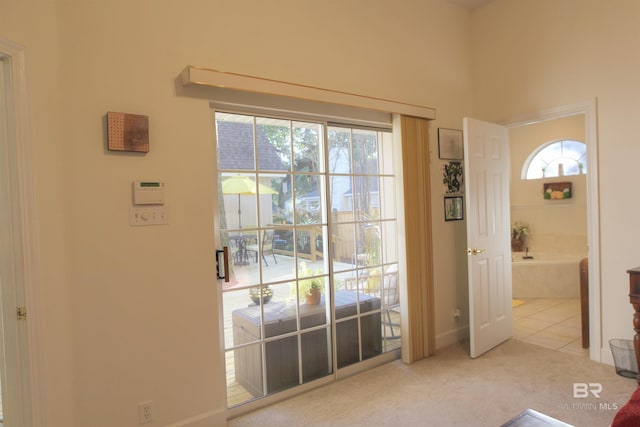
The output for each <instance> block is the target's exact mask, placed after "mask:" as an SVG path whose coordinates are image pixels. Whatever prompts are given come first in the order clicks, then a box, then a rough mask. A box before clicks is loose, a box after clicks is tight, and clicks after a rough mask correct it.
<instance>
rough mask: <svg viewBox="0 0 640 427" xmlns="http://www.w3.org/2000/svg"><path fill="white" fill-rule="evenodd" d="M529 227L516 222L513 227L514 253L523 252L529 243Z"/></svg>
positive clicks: (512, 248) (512, 241) (512, 245)
mask: <svg viewBox="0 0 640 427" xmlns="http://www.w3.org/2000/svg"><path fill="white" fill-rule="evenodd" d="M528 234H529V226H528V225H527V224H524V223H522V222H516V223H515V224H513V225H512V226H511V250H512V251H513V252H523V251H524V248H525V246H526V243H527V235H528Z"/></svg>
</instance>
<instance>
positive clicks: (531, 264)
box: [511, 252, 585, 298]
mask: <svg viewBox="0 0 640 427" xmlns="http://www.w3.org/2000/svg"><path fill="white" fill-rule="evenodd" d="M523 255H524V252H513V253H512V255H511V260H512V263H511V267H512V277H513V284H512V289H513V298H580V269H579V263H580V260H581V259H583V258H585V256H584V255H572V254H551V253H536V252H529V255H530V256H533V259H523V258H522V257H523Z"/></svg>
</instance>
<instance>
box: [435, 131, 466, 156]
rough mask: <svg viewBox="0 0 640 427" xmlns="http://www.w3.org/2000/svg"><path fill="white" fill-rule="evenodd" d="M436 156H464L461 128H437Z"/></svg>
mask: <svg viewBox="0 0 640 427" xmlns="http://www.w3.org/2000/svg"><path fill="white" fill-rule="evenodd" d="M438 157H440V158H441V159H447V160H462V159H463V158H464V148H463V145H462V131H461V130H455V129H445V128H438Z"/></svg>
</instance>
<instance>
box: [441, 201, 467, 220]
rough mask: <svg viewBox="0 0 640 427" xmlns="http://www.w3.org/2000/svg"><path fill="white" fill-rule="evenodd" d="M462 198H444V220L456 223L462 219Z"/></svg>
mask: <svg viewBox="0 0 640 427" xmlns="http://www.w3.org/2000/svg"><path fill="white" fill-rule="evenodd" d="M463 210H464V205H463V203H462V196H455V197H446V196H445V198H444V220H445V221H458V220H461V219H464V211H463Z"/></svg>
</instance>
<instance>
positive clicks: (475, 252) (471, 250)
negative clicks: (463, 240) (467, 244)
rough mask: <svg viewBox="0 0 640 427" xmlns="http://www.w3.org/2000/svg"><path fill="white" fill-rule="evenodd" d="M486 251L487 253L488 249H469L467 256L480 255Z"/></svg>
mask: <svg viewBox="0 0 640 427" xmlns="http://www.w3.org/2000/svg"><path fill="white" fill-rule="evenodd" d="M486 251H487V250H486V249H478V248H470V249H467V254H469V255H479V254H481V253H484V252H486Z"/></svg>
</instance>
